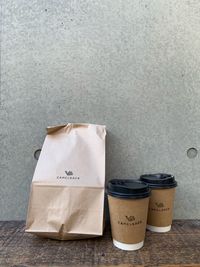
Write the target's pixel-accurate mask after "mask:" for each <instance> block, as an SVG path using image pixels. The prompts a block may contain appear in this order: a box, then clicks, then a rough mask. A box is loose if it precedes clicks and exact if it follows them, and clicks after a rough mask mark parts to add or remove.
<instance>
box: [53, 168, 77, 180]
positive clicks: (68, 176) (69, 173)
mask: <svg viewBox="0 0 200 267" xmlns="http://www.w3.org/2000/svg"><path fill="white" fill-rule="evenodd" d="M65 174H66V175H65V176H57V179H65V180H79V179H80V177H79V176H75V175H74V173H73V172H72V171H70V170H69V171H65Z"/></svg>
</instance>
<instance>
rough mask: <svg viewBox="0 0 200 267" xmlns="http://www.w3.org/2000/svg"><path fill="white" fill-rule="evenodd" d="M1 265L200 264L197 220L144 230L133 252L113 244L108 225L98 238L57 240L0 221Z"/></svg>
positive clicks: (174, 266) (199, 224) (183, 266)
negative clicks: (162, 230) (161, 229)
mask: <svg viewBox="0 0 200 267" xmlns="http://www.w3.org/2000/svg"><path fill="white" fill-rule="evenodd" d="M0 266H3V267H4V266H13V267H14V266H15V267H31V266H39V267H45V266H54V267H55V266H56V267H59V266H60V267H61V266H72V267H73V266H77V267H78V266H101V267H104V266H121V267H132V266H135V267H144V266H145V267H146V266H154V267H155V266H160V267H180V266H181V267H191V266H194V267H197V266H199V267H200V221H199V220H183V221H182V220H176V221H174V223H173V227H172V230H171V231H170V232H169V233H165V234H158V233H151V232H149V231H147V233H146V240H145V246H144V247H143V248H142V249H141V250H139V251H134V252H127V251H122V250H119V249H117V248H115V247H113V245H112V239H111V235H110V228H109V227H107V229H106V230H105V233H104V236H103V237H100V238H94V239H87V240H78V241H56V240H51V239H44V238H39V237H37V236H34V235H31V234H27V233H25V232H24V222H20V221H9V222H0Z"/></svg>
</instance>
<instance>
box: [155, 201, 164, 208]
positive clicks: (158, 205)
mask: <svg viewBox="0 0 200 267" xmlns="http://www.w3.org/2000/svg"><path fill="white" fill-rule="evenodd" d="M155 205H156V206H157V207H158V208H164V206H165V205H164V204H163V203H158V202H156V203H155Z"/></svg>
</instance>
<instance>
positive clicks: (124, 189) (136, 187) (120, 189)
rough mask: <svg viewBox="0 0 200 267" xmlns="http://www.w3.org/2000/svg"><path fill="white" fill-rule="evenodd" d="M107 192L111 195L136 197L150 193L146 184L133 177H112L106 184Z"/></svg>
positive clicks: (142, 196) (146, 195) (127, 197)
mask: <svg viewBox="0 0 200 267" xmlns="http://www.w3.org/2000/svg"><path fill="white" fill-rule="evenodd" d="M107 194H108V195H110V196H113V197H118V198H126V199H137V198H145V197H148V196H149V195H150V188H149V186H148V184H146V183H144V182H142V181H138V180H133V179H125V180H124V179H113V180H110V181H109V182H108V184H107Z"/></svg>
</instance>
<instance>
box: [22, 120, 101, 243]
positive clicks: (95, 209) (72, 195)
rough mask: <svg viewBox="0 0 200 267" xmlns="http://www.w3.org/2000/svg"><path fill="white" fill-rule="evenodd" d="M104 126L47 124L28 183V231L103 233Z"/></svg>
mask: <svg viewBox="0 0 200 267" xmlns="http://www.w3.org/2000/svg"><path fill="white" fill-rule="evenodd" d="M105 136H106V129H105V126H102V125H94V124H74V123H69V124H67V125H62V126H56V127H48V128H47V136H46V138H45V141H44V145H43V147H42V151H41V154H40V157H39V160H38V163H37V166H36V169H35V173H34V176H33V180H32V184H31V193H30V198H29V207H28V214H27V221H26V232H29V233H34V234H37V235H40V236H45V237H50V238H55V239H61V240H70V239H82V238H89V237H94V236H100V235H102V233H103V217H104V186H105Z"/></svg>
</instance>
